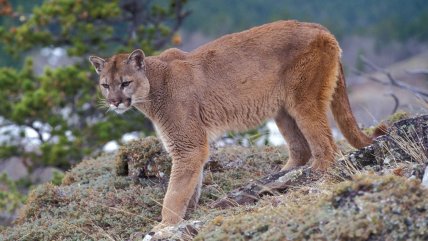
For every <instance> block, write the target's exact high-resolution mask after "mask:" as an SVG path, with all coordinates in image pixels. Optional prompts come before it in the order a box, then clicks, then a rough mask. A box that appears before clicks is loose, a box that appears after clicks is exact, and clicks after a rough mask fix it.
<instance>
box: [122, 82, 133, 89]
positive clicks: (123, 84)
mask: <svg viewBox="0 0 428 241" xmlns="http://www.w3.org/2000/svg"><path fill="white" fill-rule="evenodd" d="M131 82H132V81H125V82H122V83H121V84H120V87H121V88H125V87H126V86H128V85H129V84H130V83H131Z"/></svg>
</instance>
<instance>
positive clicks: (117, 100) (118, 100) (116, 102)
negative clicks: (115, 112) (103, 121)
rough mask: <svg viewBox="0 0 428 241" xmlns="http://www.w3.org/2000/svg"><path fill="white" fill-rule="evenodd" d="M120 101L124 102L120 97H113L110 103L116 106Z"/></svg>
mask: <svg viewBox="0 0 428 241" xmlns="http://www.w3.org/2000/svg"><path fill="white" fill-rule="evenodd" d="M120 103H122V100H121V99H120V98H119V99H111V100H110V104H112V105H114V106H116V107H118V106H119V104H120Z"/></svg>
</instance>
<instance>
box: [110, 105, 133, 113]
mask: <svg viewBox="0 0 428 241" xmlns="http://www.w3.org/2000/svg"><path fill="white" fill-rule="evenodd" d="M110 109H111V110H114V111H115V112H116V113H118V114H123V113H125V112H126V111H127V110H128V109H129V108H128V107H126V106H125V104H123V103H120V104H119V106H117V107H116V106H114V105H110Z"/></svg>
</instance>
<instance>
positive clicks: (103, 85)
mask: <svg viewBox="0 0 428 241" xmlns="http://www.w3.org/2000/svg"><path fill="white" fill-rule="evenodd" d="M101 86H102V87H104V88H105V89H108V88H109V86H108V84H102V85H101Z"/></svg>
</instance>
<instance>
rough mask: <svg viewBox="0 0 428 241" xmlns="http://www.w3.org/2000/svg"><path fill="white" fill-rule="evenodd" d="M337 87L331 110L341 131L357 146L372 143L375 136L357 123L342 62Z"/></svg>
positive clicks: (360, 146)
mask: <svg viewBox="0 0 428 241" xmlns="http://www.w3.org/2000/svg"><path fill="white" fill-rule="evenodd" d="M338 78H339V79H338V81H337V87H336V90H335V92H334V94H333V100H332V102H331V110H332V112H333V116H334V119H335V120H336V123H337V124H338V126H339V129H340V131H341V132H342V134H343V135H344V136H345V138H346V139H347V140H348V142H349V143H350V144H351V145H352V146H353V147H355V148H362V147H365V146H367V145H369V144H371V143H372V140H373V137H369V136H367V135H365V134H364V133H363V132H362V131H361V130H360V129H359V128H358V125H357V121H356V120H355V117H354V115H353V114H352V111H351V106H350V104H349V99H348V95H347V93H346V84H345V76H344V74H343V69H342V64H340V69H339V76H338Z"/></svg>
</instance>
